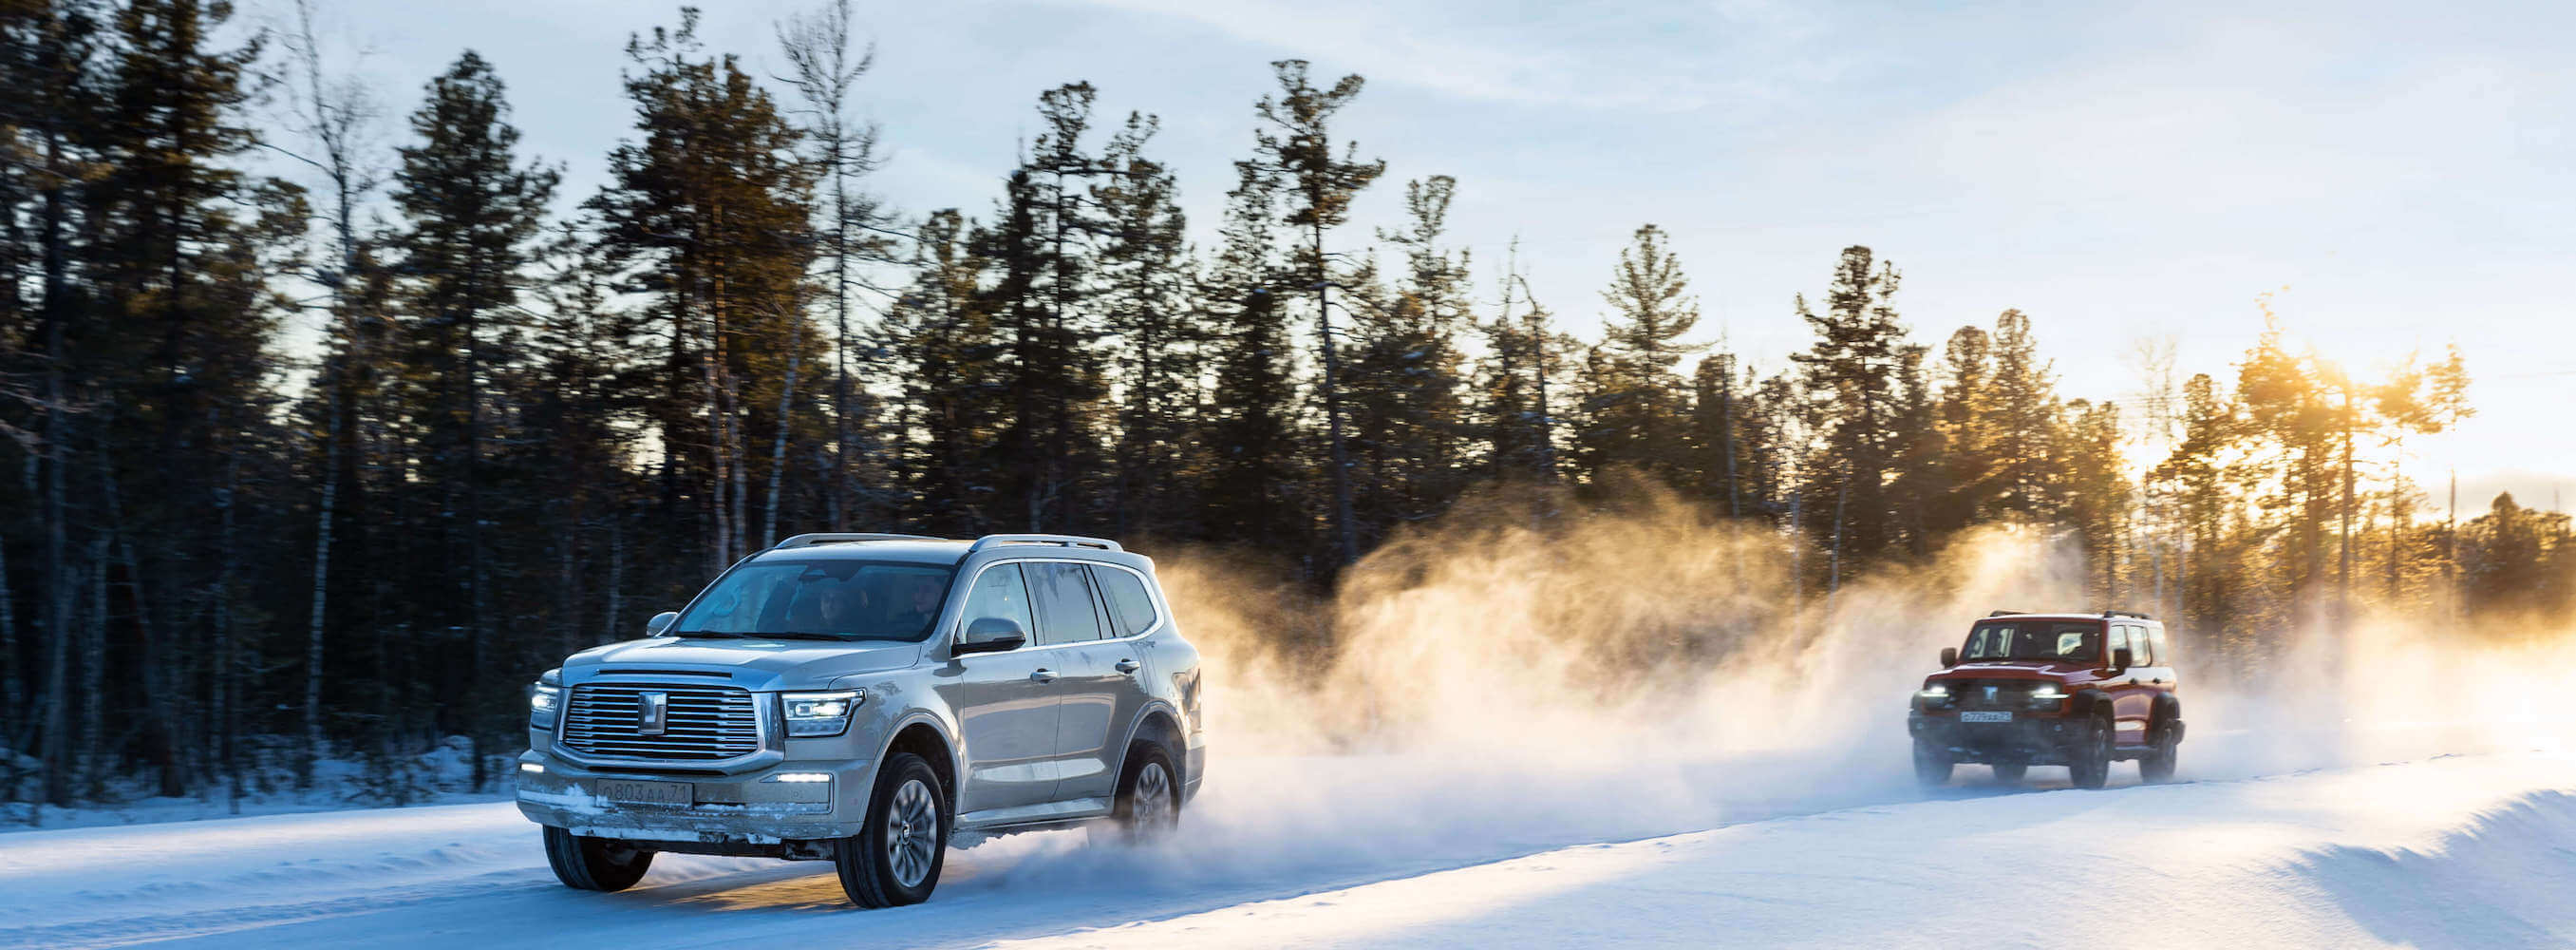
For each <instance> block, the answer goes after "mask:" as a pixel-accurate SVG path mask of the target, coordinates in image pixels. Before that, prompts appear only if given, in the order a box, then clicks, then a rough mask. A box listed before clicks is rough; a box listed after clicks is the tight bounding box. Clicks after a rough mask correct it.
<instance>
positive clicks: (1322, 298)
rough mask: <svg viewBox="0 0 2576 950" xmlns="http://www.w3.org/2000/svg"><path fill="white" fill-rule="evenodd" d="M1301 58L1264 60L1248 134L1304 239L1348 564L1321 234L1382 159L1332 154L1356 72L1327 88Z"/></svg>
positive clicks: (1354, 549)
mask: <svg viewBox="0 0 2576 950" xmlns="http://www.w3.org/2000/svg"><path fill="white" fill-rule="evenodd" d="M1306 65H1307V64H1306V61H1305V60H1302V59H1283V60H1280V61H1278V62H1275V63H1272V64H1270V67H1271V70H1272V71H1273V72H1274V73H1275V74H1276V75H1277V77H1278V79H1279V89H1280V95H1279V97H1278V98H1276V99H1272V98H1269V97H1266V96H1265V97H1263V98H1262V100H1261V103H1260V105H1259V106H1257V107H1256V108H1255V110H1254V111H1255V112H1257V113H1258V114H1259V115H1260V116H1261V119H1262V121H1264V122H1265V123H1267V124H1268V126H1269V128H1266V129H1263V130H1262V131H1259V132H1256V133H1255V134H1254V138H1255V141H1256V142H1258V143H1259V147H1260V148H1259V151H1260V155H1261V161H1262V162H1264V163H1265V164H1266V165H1267V166H1268V168H1269V171H1270V173H1271V174H1274V175H1277V176H1279V179H1280V180H1281V182H1282V184H1283V187H1282V188H1281V193H1282V194H1284V195H1286V196H1288V198H1289V199H1290V202H1289V204H1288V205H1287V209H1288V210H1287V213H1286V214H1285V215H1283V216H1282V217H1281V219H1280V220H1281V223H1283V224H1285V225H1287V226H1288V227H1289V228H1290V229H1292V230H1296V231H1299V232H1301V234H1300V235H1299V236H1300V237H1301V238H1302V239H1303V241H1304V243H1303V244H1302V245H1300V246H1299V247H1298V249H1297V253H1296V254H1295V255H1293V256H1292V257H1291V259H1290V264H1289V266H1290V269H1291V273H1293V274H1294V275H1295V276H1294V278H1293V280H1294V281H1295V282H1296V284H1297V285H1298V286H1301V287H1308V288H1312V289H1313V290H1314V292H1315V338H1316V350H1317V352H1318V353H1320V354H1321V356H1322V359H1323V364H1324V378H1323V387H1322V388H1323V395H1324V427H1325V437H1326V439H1327V441H1328V443H1329V445H1328V450H1329V455H1330V456H1331V464H1332V473H1331V474H1332V483H1333V538H1334V563H1335V564H1336V565H1347V564H1350V563H1351V562H1353V561H1357V560H1359V556H1360V551H1359V534H1358V531H1359V526H1358V525H1357V524H1356V523H1355V516H1354V515H1353V514H1352V511H1351V472H1350V452H1349V449H1348V447H1347V446H1345V445H1344V444H1343V441H1342V428H1343V426H1342V391H1341V386H1342V379H1341V353H1340V350H1341V343H1340V341H1338V340H1336V339H1335V338H1334V336H1333V311H1332V287H1333V271H1332V267H1331V265H1330V261H1331V255H1330V254H1329V253H1328V252H1327V251H1325V250H1324V234H1325V232H1326V231H1329V230H1331V229H1332V228H1334V227H1335V226H1338V225H1340V224H1341V223H1342V222H1343V221H1345V220H1347V219H1348V218H1349V217H1350V207H1351V199H1352V198H1353V197H1355V196H1357V195H1358V194H1359V193H1360V192H1361V191H1362V190H1365V189H1366V188H1368V186H1369V185H1370V184H1371V183H1373V182H1375V181H1377V178H1378V176H1379V175H1383V174H1385V173H1386V163H1385V162H1383V161H1377V162H1362V161H1359V145H1358V143H1351V144H1350V145H1349V146H1348V147H1347V148H1346V149H1345V150H1344V151H1343V153H1342V157H1339V158H1336V157H1334V152H1333V136H1332V119H1333V115H1334V114H1335V113H1338V112H1340V111H1341V110H1342V108H1343V107H1344V106H1347V105H1350V102H1351V100H1352V99H1354V98H1357V97H1358V96H1359V94H1360V86H1361V84H1362V80H1361V79H1360V77H1358V76H1356V75H1352V76H1344V77H1342V78H1341V80H1340V81H1338V82H1335V83H1334V84H1333V87H1332V88H1331V89H1317V88H1315V86H1314V85H1313V84H1311V83H1309V82H1308V81H1307V79H1306Z"/></svg>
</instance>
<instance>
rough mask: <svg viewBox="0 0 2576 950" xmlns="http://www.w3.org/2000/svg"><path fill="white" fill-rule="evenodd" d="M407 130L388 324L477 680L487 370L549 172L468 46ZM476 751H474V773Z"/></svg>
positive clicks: (481, 692)
mask: <svg viewBox="0 0 2576 950" xmlns="http://www.w3.org/2000/svg"><path fill="white" fill-rule="evenodd" d="M411 130H412V134H413V135H415V136H417V137H418V142H417V144H413V145H407V146H404V147H402V148H401V149H400V153H401V165H400V167H399V168H398V169H397V170H396V171H395V172H394V192H393V200H394V205H395V207H396V208H398V209H399V210H400V211H401V212H402V215H403V221H404V225H403V229H402V231H401V233H400V234H399V235H397V236H396V237H395V239H394V243H395V246H396V247H397V248H398V249H399V251H400V253H401V255H402V259H401V264H400V265H399V267H398V268H397V269H398V271H399V272H400V273H402V274H403V275H404V276H405V277H406V284H407V293H406V299H405V300H404V301H403V305H404V307H405V308H406V310H407V311H408V312H407V313H406V314H405V315H404V317H403V318H402V319H401V321H400V325H401V326H402V328H403V334H404V337H405V339H404V344H405V349H406V350H407V351H408V356H409V358H408V359H407V360H406V362H407V363H408V364H410V365H411V366H414V367H417V368H418V369H417V372H418V373H419V374H420V376H421V377H422V378H421V383H422V390H421V391H420V392H418V393H417V394H415V395H414V397H413V398H414V399H415V400H416V402H414V404H413V405H412V407H411V411H410V412H409V413H408V415H409V417H410V424H411V426H412V427H413V430H414V431H415V432H416V433H417V436H416V437H417V438H418V440H419V444H420V445H421V446H422V447H423V449H424V450H425V451H426V452H427V453H428V455H427V458H426V459H424V462H425V471H424V472H423V475H424V477H425V478H426V479H427V480H428V481H429V483H430V484H431V485H434V486H435V487H436V490H437V491H438V492H439V495H440V498H439V505H440V514H441V517H440V518H439V520H438V522H437V523H438V524H440V525H442V526H454V527H450V528H449V530H448V533H447V535H446V544H447V547H448V554H449V556H448V557H446V558H442V559H440V560H439V561H437V562H434V563H435V564H436V565H438V566H443V567H444V568H445V569H446V570H447V571H449V572H451V573H450V577H449V581H448V587H449V589H450V590H452V591H453V594H454V597H453V599H452V600H450V601H448V603H450V604H453V605H454V606H453V607H452V608H451V613H450V616H451V617H452V618H453V619H454V624H455V626H457V627H459V628H461V629H463V630H464V631H465V641H466V642H465V655H466V669H465V675H466V677H467V680H468V682H472V683H475V684H484V683H487V682H488V681H490V680H491V678H490V677H486V676H484V675H483V674H484V672H485V671H486V670H487V669H489V666H488V663H489V659H490V654H491V652H492V650H493V645H492V644H491V642H490V641H491V636H492V632H491V622H492V614H491V610H492V599H493V597H492V593H493V592H492V588H493V578H492V569H493V565H492V558H491V557H490V552H489V550H488V545H487V541H486V538H485V528H484V526H485V525H486V524H487V523H490V522H491V521H492V520H493V518H494V516H495V515H496V514H498V511H497V510H496V508H495V506H494V503H493V500H492V499H493V497H494V496H493V495H490V494H487V490H486V484H485V482H486V479H487V477H488V475H487V462H486V460H485V457H484V456H485V452H486V449H485V444H486V440H487V439H488V438H489V431H490V430H491V429H492V428H494V419H493V412H492V408H491V407H490V405H489V402H490V400H489V398H488V396H487V392H488V387H489V386H490V384H491V380H492V379H493V378H495V377H497V376H500V375H502V374H505V373H507V372H509V371H510V370H511V369H512V368H513V365H512V364H513V361H514V360H515V358H516V353H517V351H518V349H519V348H518V347H517V346H516V345H515V343H516V342H517V340H516V337H517V332H516V331H517V330H518V329H519V326H520V324H521V323H522V322H523V321H522V318H521V313H522V311H521V310H519V309H518V303H519V300H520V291H521V288H522V286H523V285H524V284H525V282H526V275H525V274H524V273H523V271H522V267H523V264H524V263H525V262H526V261H528V260H529V259H531V258H532V257H533V256H534V244H535V242H536V240H537V239H538V237H539V232H540V230H541V229H542V228H543V227H544V222H545V213H546V204H547V202H548V201H549V200H551V199H552V197H553V195H554V188H555V182H556V180H557V174H556V172H555V171H553V170H552V169H548V168H546V167H544V166H541V165H536V164H533V163H531V164H521V162H520V160H519V157H518V155H517V146H518V141H519V130H518V129H516V128H514V127H512V126H511V125H510V124H509V105H508V103H507V102H506V101H505V99H504V98H503V88H502V84H501V79H500V77H499V76H497V75H495V74H494V73H493V72H492V68H491V66H490V64H488V63H486V62H484V60H483V58H482V57H480V56H477V55H475V54H474V53H472V52H468V53H466V54H464V55H463V56H461V57H458V59H457V60H456V63H455V64H454V65H452V66H450V67H448V69H447V71H446V72H445V73H443V74H441V75H440V76H438V78H436V79H432V80H430V83H429V90H428V101H426V102H424V103H423V104H422V105H421V107H420V109H419V110H417V111H415V112H413V113H412V116H411ZM501 497H506V496H501ZM450 515H453V517H449V516H450ZM432 569H437V568H436V567H433V568H432ZM433 602H435V601H433ZM497 688H498V689H501V690H506V689H507V688H508V687H507V686H506V685H503V686H500V687H497ZM495 689H496V687H488V686H487V687H483V688H480V689H478V690H477V691H476V693H475V694H474V696H475V697H477V698H481V699H484V700H486V702H484V703H479V704H476V707H477V708H481V707H488V706H489V705H491V703H490V702H489V700H490V699H491V697H492V696H496V695H500V694H501V693H498V692H495ZM480 718H481V717H480V716H479V715H475V714H470V713H469V714H467V715H466V716H465V717H464V718H462V719H461V720H459V725H461V726H462V727H463V728H464V730H465V731H466V733H467V734H468V735H471V736H473V737H474V738H475V739H476V740H477V741H478V743H479V742H480V741H481V740H482V739H484V737H485V736H486V735H487V734H489V733H492V732H495V731H497V730H496V729H494V728H493V727H492V726H490V725H488V724H485V723H483V722H480V721H479V720H480ZM477 747H478V749H479V748H480V746H479V744H478V746H477ZM482 764H483V759H482V757H481V756H479V755H478V756H476V758H475V765H476V773H475V777H476V784H478V785H479V784H481V779H482V772H481V768H482Z"/></svg>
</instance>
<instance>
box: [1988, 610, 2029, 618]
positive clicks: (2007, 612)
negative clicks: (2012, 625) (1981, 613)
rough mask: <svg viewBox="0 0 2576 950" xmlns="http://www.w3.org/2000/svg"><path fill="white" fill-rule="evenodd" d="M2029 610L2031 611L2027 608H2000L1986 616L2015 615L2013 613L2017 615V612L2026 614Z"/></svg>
mask: <svg viewBox="0 0 2576 950" xmlns="http://www.w3.org/2000/svg"><path fill="white" fill-rule="evenodd" d="M2029 612H2030V611H2027V610H1998V611H1995V612H1993V613H1990V614H1987V615H1986V616H1989V617H2010V616H2013V615H2015V614H2026V613H2029Z"/></svg>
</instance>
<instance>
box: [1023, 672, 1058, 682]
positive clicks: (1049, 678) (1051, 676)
mask: <svg viewBox="0 0 2576 950" xmlns="http://www.w3.org/2000/svg"><path fill="white" fill-rule="evenodd" d="M1029 678H1030V679H1033V680H1036V681H1038V682H1041V683H1052V682H1055V671H1054V670H1046V669H1041V670H1038V671H1037V672H1034V673H1030V674H1029Z"/></svg>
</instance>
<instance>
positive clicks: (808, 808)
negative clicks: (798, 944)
mask: <svg viewBox="0 0 2576 950" xmlns="http://www.w3.org/2000/svg"><path fill="white" fill-rule="evenodd" d="M520 761H521V763H522V765H521V768H520V771H519V776H518V777H519V787H518V803H519V813H520V814H522V815H525V816H527V818H528V820H530V821H533V822H536V823H537V824H540V825H549V826H553V827H557V828H562V829H565V830H567V831H571V832H572V833H574V834H577V835H587V836H590V837H595V838H619V839H625V840H633V841H694V842H699V843H703V844H755V845H770V844H778V843H781V842H785V841H815V840H821V839H825V838H843V837H848V836H850V835H854V834H857V833H858V832H859V827H860V824H861V823H860V822H859V821H858V820H856V814H857V812H858V811H859V810H860V809H859V808H857V807H850V808H848V809H847V810H848V812H849V813H850V814H849V815H847V816H844V815H842V814H840V813H839V812H841V811H842V806H843V803H841V802H838V801H837V800H836V798H837V796H838V795H839V794H841V793H842V791H843V789H842V786H843V785H845V784H847V783H849V782H850V781H851V779H850V778H849V776H848V773H839V774H836V775H835V776H834V778H833V779H832V780H831V781H828V782H771V781H762V779H764V778H766V777H768V775H767V773H754V774H750V775H743V776H724V777H721V778H704V777H698V776H688V777H679V776H650V775H633V776H628V775H622V774H602V773H598V772H592V771H587V770H584V769H581V768H579V767H578V766H573V765H570V764H568V763H564V762H562V761H561V760H557V759H554V758H552V757H549V756H539V755H535V754H533V753H532V754H529V755H527V756H523V757H522V758H521V760H520ZM530 765H533V766H535V768H529V767H528V766H530ZM622 781H637V782H650V783H656V784H685V785H686V786H687V787H688V788H689V789H690V792H691V794H690V796H689V798H690V803H689V804H686V805H682V804H676V803H672V804H657V803H644V802H633V801H619V800H615V799H612V798H610V797H608V796H607V795H604V794H603V790H604V786H605V785H606V784H607V783H612V782H622ZM845 817H846V818H847V819H848V820H844V818H845Z"/></svg>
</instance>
